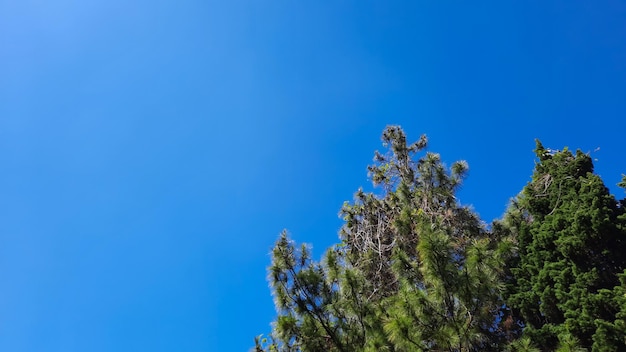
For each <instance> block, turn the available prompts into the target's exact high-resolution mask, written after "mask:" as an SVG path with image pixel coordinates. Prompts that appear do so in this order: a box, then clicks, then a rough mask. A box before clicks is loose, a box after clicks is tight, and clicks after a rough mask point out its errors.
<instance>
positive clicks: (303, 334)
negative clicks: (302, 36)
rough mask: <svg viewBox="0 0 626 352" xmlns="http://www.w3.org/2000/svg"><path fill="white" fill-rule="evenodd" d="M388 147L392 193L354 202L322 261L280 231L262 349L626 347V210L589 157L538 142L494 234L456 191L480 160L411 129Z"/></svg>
mask: <svg viewBox="0 0 626 352" xmlns="http://www.w3.org/2000/svg"><path fill="white" fill-rule="evenodd" d="M382 142H383V146H384V147H385V148H386V150H385V151H384V152H378V151H377V152H375V156H374V164H373V165H371V166H369V167H368V171H369V175H370V178H371V180H372V182H373V184H374V186H375V187H377V189H378V190H379V191H377V192H376V193H368V192H364V191H363V190H358V191H357V192H356V194H355V197H354V200H353V201H352V202H346V203H345V204H344V205H343V207H342V208H341V211H340V216H341V217H342V218H343V219H344V225H343V227H342V229H341V231H340V234H339V237H340V241H341V242H340V243H338V244H337V245H335V246H333V247H331V248H329V249H327V251H326V253H325V254H324V256H323V258H322V259H321V260H320V261H315V260H314V259H313V258H311V254H310V249H309V248H308V246H306V245H300V246H298V245H296V244H295V243H293V242H292V241H291V240H290V239H289V236H288V234H287V233H286V232H283V233H282V234H281V235H280V237H279V239H278V241H277V242H276V244H275V246H274V249H273V251H272V264H271V266H270V267H269V275H268V276H269V281H270V285H271V287H272V293H273V296H274V301H275V304H276V309H277V318H276V320H275V322H274V323H273V324H272V331H271V332H270V334H269V335H267V337H264V336H263V335H261V336H259V337H257V338H256V340H255V348H254V350H255V351H257V352H261V351H277V352H278V351H303V352H304V351H328V352H334V351H338V352H357V351H398V352H399V351H458V352H461V351H504V350H508V351H626V270H625V269H626V213H625V204H626V201H625V200H621V201H618V200H616V199H615V197H614V196H612V195H611V194H610V192H609V190H608V188H607V187H606V186H605V185H604V183H603V181H602V179H601V178H600V177H599V176H598V175H596V174H594V172H593V163H592V160H591V158H590V157H589V155H587V154H585V153H582V152H580V151H577V152H575V153H572V152H570V151H569V150H568V149H567V148H565V149H564V150H562V151H554V150H551V149H547V148H544V147H543V145H542V144H541V142H539V141H537V142H536V149H535V153H536V156H537V158H538V160H537V163H536V165H535V170H534V173H533V175H532V179H531V181H530V182H529V183H528V184H527V185H526V186H525V187H524V189H523V190H522V191H521V193H520V194H519V195H517V196H516V197H515V198H513V200H512V202H511V205H510V207H509V209H507V210H506V213H505V215H504V216H503V218H502V219H501V220H499V221H496V222H494V223H493V224H491V226H487V225H485V223H484V222H483V221H482V220H481V219H480V218H479V216H478V215H477V214H476V213H475V212H474V211H473V210H472V209H471V208H469V207H467V206H464V205H462V204H459V202H458V201H457V198H456V196H455V194H456V192H457V191H458V189H459V187H460V185H461V183H462V182H463V180H464V178H465V176H466V174H467V171H468V165H467V163H466V162H464V161H458V162H455V163H453V164H451V166H450V167H446V165H444V163H443V162H442V161H441V157H440V156H439V154H436V153H433V152H430V151H427V145H428V141H427V138H426V136H422V137H421V138H419V139H418V140H417V141H416V142H414V143H408V142H407V138H406V135H405V133H404V131H403V130H402V129H401V128H400V127H398V126H390V127H387V128H386V129H385V131H384V132H383V135H382ZM619 185H620V187H624V188H626V176H624V178H623V180H622V182H621V183H620V184H619Z"/></svg>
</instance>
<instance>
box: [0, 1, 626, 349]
mask: <svg viewBox="0 0 626 352" xmlns="http://www.w3.org/2000/svg"><path fill="white" fill-rule="evenodd" d="M387 124H400V125H402V126H403V127H404V129H405V130H406V132H407V134H408V135H409V138H411V139H416V138H418V137H419V135H420V134H422V133H426V134H428V135H429V137H430V139H431V142H432V143H431V150H433V151H437V152H440V153H441V154H442V157H443V159H444V160H445V161H447V162H448V163H451V162H453V161H455V160H458V159H466V160H467V161H468V162H469V164H470V168H471V172H470V177H469V179H468V180H467V182H466V184H465V187H464V189H463V191H462V193H461V195H460V198H461V201H462V202H463V203H466V204H472V205H473V206H474V207H475V209H476V210H477V211H478V212H479V213H480V214H481V215H482V216H483V218H484V219H485V220H486V221H490V220H491V219H493V218H497V217H499V216H500V215H501V214H502V212H503V211H504V209H505V206H506V204H507V201H508V199H509V198H510V197H511V196H513V195H515V194H516V193H517V192H519V190H520V189H521V187H522V186H523V185H524V184H525V183H526V182H527V181H528V179H529V176H530V174H531V172H532V167H533V165H534V164H533V163H534V159H533V154H532V150H533V148H534V138H541V139H542V140H543V142H544V144H545V145H546V146H547V147H551V148H562V147H563V146H564V145H568V146H570V148H581V149H582V150H584V151H592V150H594V149H595V148H596V147H600V148H601V149H600V151H598V152H594V153H593V156H594V158H597V159H598V161H597V163H596V165H597V167H596V169H597V170H598V172H599V173H600V174H601V175H602V176H603V178H604V179H605V181H606V182H607V184H608V185H609V186H610V187H611V189H612V190H613V192H615V193H616V195H617V196H618V197H620V198H621V197H623V196H624V193H623V191H621V190H620V189H617V188H616V187H614V184H615V183H617V182H618V181H619V179H620V174H621V173H624V172H626V157H625V156H624V141H625V140H626V2H624V1H612V0H609V1H597V2H593V1H487V2H481V3H477V2H445V1H406V2H398V1H376V2H374V1H363V0H358V1H357V0H352V1H285V0H277V1H267V0H264V1H260V0H250V1H240V0H228V1H207V0H204V1H193V0H189V1H184V0H182V1H159V0H151V1H147V0H137V1H121V0H107V1H104V0H94V1H71V0H50V1H34V0H20V1H11V0H0V165H1V167H2V172H0V350H2V351H12V352H36V351H46V352H48V351H50V352H56V351H59V352H60V351H63V352H73V351H76V352H83V351H90V352H99V351H116V352H123V351H152V352H157V351H246V350H247V349H248V348H249V347H250V346H251V345H252V341H253V340H252V339H253V337H254V336H255V335H257V334H261V333H267V332H268V331H269V330H270V327H269V323H270V322H271V321H272V319H273V317H274V307H273V303H272V298H271V296H270V291H269V289H268V284H267V282H266V279H265V278H266V272H265V268H266V266H267V265H268V264H269V260H270V258H269V255H268V253H269V250H270V247H271V246H272V244H273V242H274V240H275V239H276V237H277V236H278V234H279V233H280V231H281V230H282V229H283V228H287V229H289V231H290V232H291V233H292V235H293V237H294V238H295V239H296V240H298V241H306V242H310V243H312V244H313V245H314V249H315V254H316V255H319V254H321V253H322V251H323V249H324V248H325V247H326V246H328V245H329V244H332V243H333V242H335V241H336V240H337V230H338V229H339V227H340V226H341V222H340V220H339V219H338V217H337V212H338V210H339V208H340V206H341V204H342V202H343V201H344V200H349V199H351V198H352V194H353V192H354V191H355V190H356V189H357V188H358V187H359V186H361V185H364V186H366V185H368V181H367V178H366V170H365V168H366V165H367V164H368V163H370V162H371V158H372V156H373V152H374V150H375V149H377V148H380V143H379V138H380V133H381V131H382V130H383V128H384V127H385V126H386V125H387Z"/></svg>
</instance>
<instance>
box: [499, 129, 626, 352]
mask: <svg viewBox="0 0 626 352" xmlns="http://www.w3.org/2000/svg"><path fill="white" fill-rule="evenodd" d="M535 152H536V155H537V157H538V158H539V162H538V163H537V164H536V167H535V172H534V174H533V176H532V181H531V182H530V183H529V184H528V185H527V186H526V187H524V190H523V191H522V193H521V194H520V195H519V196H518V197H517V198H516V200H515V201H514V204H513V206H512V207H511V209H510V210H509V212H508V214H507V217H506V218H505V221H504V223H505V227H506V226H508V228H509V229H510V230H511V231H513V233H514V234H515V235H516V238H517V242H518V249H519V251H518V257H517V258H516V260H514V261H512V262H511V266H512V268H511V274H512V275H511V277H510V278H511V280H510V282H509V283H510V284H509V295H508V300H507V302H508V303H509V305H510V306H511V307H513V308H514V310H515V311H516V313H517V315H518V316H519V318H521V319H522V321H523V324H524V335H525V336H528V337H530V338H531V340H532V341H533V342H534V343H536V344H537V345H539V346H541V347H542V348H543V349H548V350H553V349H555V348H556V347H557V344H559V336H561V347H559V350H566V349H564V348H565V347H564V346H566V345H567V346H573V343H572V341H577V342H579V344H580V347H582V348H587V349H593V351H609V350H610V351H616V350H626V345H625V344H624V341H623V339H619V338H615V336H617V335H619V331H621V332H623V331H624V330H620V329H621V328H620V325H619V324H621V322H620V320H619V319H618V317H619V309H620V307H619V306H618V305H617V304H615V303H616V302H614V300H615V299H619V297H616V296H615V293H616V292H615V291H614V290H617V286H619V284H620V282H619V278H618V275H619V274H620V273H621V272H622V271H623V270H624V268H626V256H625V255H624V253H626V232H625V230H626V226H625V220H626V217H625V216H624V203H623V202H622V203H621V205H620V202H617V201H616V200H615V198H614V197H613V196H612V195H611V194H610V193H609V191H608V189H607V188H606V187H605V185H604V183H603V182H602V180H601V179H600V177H599V176H598V175H595V174H594V173H593V164H592V161H591V158H590V157H589V155H586V154H584V153H582V152H580V151H577V152H576V153H575V154H573V153H571V152H570V151H568V150H567V149H565V150H563V151H552V150H549V149H546V148H544V147H543V146H542V144H541V143H540V142H539V141H537V148H536V150H535ZM611 292H613V295H612V294H611ZM563 339H566V340H567V341H566V342H567V343H566V342H564V340H563ZM570 350H571V349H570Z"/></svg>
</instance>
